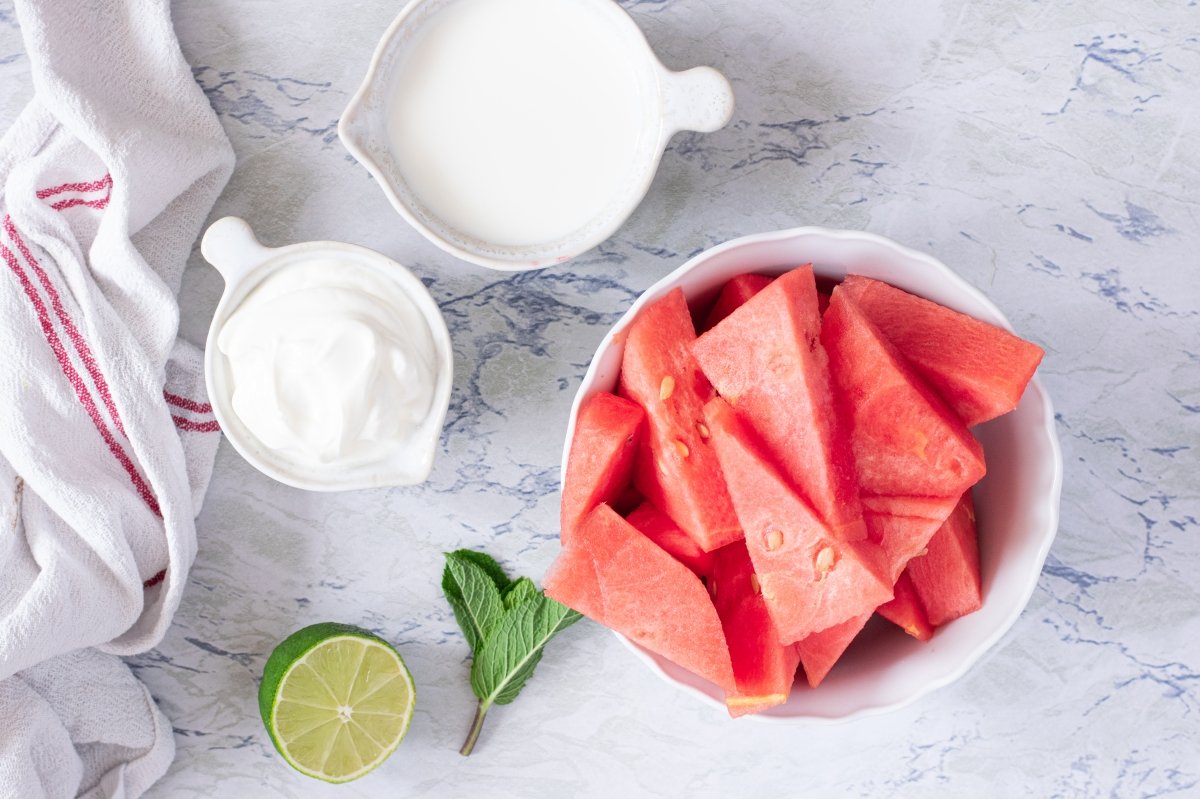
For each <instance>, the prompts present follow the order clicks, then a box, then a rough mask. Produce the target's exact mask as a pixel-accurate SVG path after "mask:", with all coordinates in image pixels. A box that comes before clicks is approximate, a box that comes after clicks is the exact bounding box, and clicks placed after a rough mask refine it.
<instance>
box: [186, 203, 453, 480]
mask: <svg viewBox="0 0 1200 799" xmlns="http://www.w3.org/2000/svg"><path fill="white" fill-rule="evenodd" d="M200 249H201V253H202V254H203V255H204V258H205V259H206V260H207V261H208V262H209V263H210V264H212V265H213V266H214V267H216V269H217V271H219V272H220V273H221V276H222V277H224V278H225V292H224V294H222V296H221V301H220V303H219V304H218V305H217V310H216V313H215V314H214V316H213V321H212V326H211V327H210V328H209V334H208V342H207V346H206V348H205V356H204V358H205V361H204V368H205V378H206V380H207V383H208V393H209V398H210V401H211V402H212V406H213V414H214V415H215V416H216V418H217V421H218V423H219V424H220V425H221V429H222V430H223V431H224V433H225V435H226V437H227V438H228V439H229V441H230V443H231V444H233V446H234V448H235V449H237V451H238V452H239V453H241V455H242V456H243V457H244V458H245V459H246V460H247V461H249V462H250V463H251V464H252V465H253V466H255V467H256V468H257V469H259V470H260V471H262V472H263V473H265V474H267V475H268V476H270V477H273V478H275V479H276V480H279V481H280V482H282V483H287V484H288V485H292V486H295V487H297V488H304V489H309V490H312V491H341V490H349V489H357V488H373V487H378V486H392V485H412V484H415V483H420V482H423V481H424V480H425V479H426V478H427V477H428V476H429V472H430V470H431V469H432V467H433V460H434V455H435V453H436V451H437V447H438V442H439V439H440V436H441V430H442V424H443V422H444V421H445V418H446V410H447V407H448V405H449V402H450V389H451V385H452V383H453V378H454V361H453V353H452V350H451V345H450V335H449V332H448V331H447V329H446V323H445V320H444V319H443V317H442V314H441V311H440V310H439V309H438V307H437V303H436V302H434V299H433V297H432V296H431V295H430V294H429V291H428V290H427V289H426V288H425V285H424V284H423V283H422V282H421V281H420V280H419V279H418V278H417V277H416V276H415V275H414V274H413V273H412V272H410V271H408V270H407V269H405V268H404V267H403V266H401V265H400V264H398V263H396V262H395V261H393V260H392V259H390V258H388V257H386V256H384V255H381V254H380V253H377V252H375V251H373V250H368V249H366V248H364V247H358V246H355V245H352V244H343V243H341V242H335V241H312V242H305V243H301V244H293V245H290V246H287V247H278V248H273V247H265V246H263V245H262V244H260V243H259V242H258V240H257V239H256V238H255V236H254V233H253V231H251V229H250V226H249V225H247V224H246V222H245V221H243V220H241V219H238V218H236V217H225V218H223V219H219V220H217V221H216V222H214V223H213V224H212V225H211V226H210V227H209V228H208V230H207V231H206V232H205V234H204V239H203V241H202V242H201V245H200Z"/></svg>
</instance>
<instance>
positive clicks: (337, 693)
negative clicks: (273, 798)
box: [258, 622, 416, 782]
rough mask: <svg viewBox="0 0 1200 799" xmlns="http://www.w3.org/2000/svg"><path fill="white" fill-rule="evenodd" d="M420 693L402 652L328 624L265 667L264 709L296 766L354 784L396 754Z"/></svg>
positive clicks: (303, 635)
mask: <svg viewBox="0 0 1200 799" xmlns="http://www.w3.org/2000/svg"><path fill="white" fill-rule="evenodd" d="M415 699H416V690H415V689H414V688H413V681H412V675H411V674H409V672H408V668H407V667H406V666H405V665H404V661H403V660H402V659H401V657H400V653H399V652H397V651H396V650H395V648H394V647H392V645H391V644H389V643H388V642H387V641H384V640H383V639H382V638H380V637H379V636H377V635H374V634H372V633H370V632H367V631H366V630H363V629H360V628H358V627H352V626H350V625H347V624H335V623H332V622H325V623H323V624H314V625H312V626H310V627H305V628H304V629H302V630H297V631H296V632H294V633H292V634H291V635H289V636H288V637H287V638H286V639H285V640H284V641H283V643H281V644H280V645H279V646H277V647H275V651H274V652H272V653H271V657H270V658H268V659H267V665H266V667H265V668H264V669H263V679H262V684H261V685H260V686H259V689H258V708H259V710H260V711H261V712H262V718H263V723H264V724H266V726H267V732H268V733H269V734H270V736H271V740H272V741H273V742H274V744H275V748H276V749H278V750H279V754H281V755H283V759H284V760H286V761H287V762H288V763H289V764H290V765H291V766H292V767H293V768H295V769H296V770H297V771H300V772H301V773H303V774H307V775H308V776H310V777H316V778H317V779H321V780H325V781H326V782H349V781H350V780H353V779H357V778H358V777H361V776H362V775H364V774H366V773H367V772H369V771H371V770H372V769H374V768H375V767H376V766H378V765H379V764H380V763H382V762H383V761H384V760H387V758H388V755H390V754H391V753H392V752H394V751H396V747H397V746H399V745H400V741H402V740H404V733H406V732H408V724H409V722H410V721H411V720H412V714H413V703H414V700H415Z"/></svg>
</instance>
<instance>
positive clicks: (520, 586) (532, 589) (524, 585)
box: [500, 577, 538, 610]
mask: <svg viewBox="0 0 1200 799" xmlns="http://www.w3.org/2000/svg"><path fill="white" fill-rule="evenodd" d="M537 595H538V589H537V586H536V585H534V584H533V580H530V579H529V578H528V577H522V578H521V579H519V580H514V581H513V582H512V584H511V585H509V586H508V588H505V589H504V590H503V591H501V592H500V597H501V598H502V599H503V600H504V609H505V610H512V609H513V608H515V607H519V606H520V605H523V604H525V603H526V602H528V601H529V600H531V599H533V598H534V597H535V596H537Z"/></svg>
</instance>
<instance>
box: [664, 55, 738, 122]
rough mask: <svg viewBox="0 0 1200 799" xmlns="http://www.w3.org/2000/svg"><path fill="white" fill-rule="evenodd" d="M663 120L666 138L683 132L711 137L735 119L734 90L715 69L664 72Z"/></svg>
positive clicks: (696, 68) (665, 70)
mask: <svg viewBox="0 0 1200 799" xmlns="http://www.w3.org/2000/svg"><path fill="white" fill-rule="evenodd" d="M663 71H664V72H665V75H664V76H663V106H664V107H663V120H664V128H665V129H666V133H667V136H668V137H670V136H671V135H674V134H675V133H678V132H679V131H681V130H696V131H699V132H701V133H711V132H712V131H714V130H718V129H719V128H722V127H724V126H725V123H726V122H728V121H729V119H730V117H732V116H733V87H731V86H730V85H729V81H727V80H726V79H725V76H724V75H722V74H721V73H720V72H717V71H716V70H715V69H713V68H712V67H695V68H694V69H689V70H685V71H683V72H672V71H670V70H668V69H665V68H664V70H663Z"/></svg>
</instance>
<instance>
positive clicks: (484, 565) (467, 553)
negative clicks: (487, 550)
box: [446, 549, 512, 591]
mask: <svg viewBox="0 0 1200 799" xmlns="http://www.w3.org/2000/svg"><path fill="white" fill-rule="evenodd" d="M446 557H447V558H451V557H454V558H460V559H462V560H469V561H471V562H472V563H474V564H475V565H476V566H478V567H479V568H481V569H483V570H484V571H485V572H487V574H488V577H491V578H492V582H493V583H495V584H496V590H497V591H503V590H504V589H506V588H508V587H509V585H511V584H512V580H510V579H508V575H507V574H505V573H504V567H503V566H501V565H500V564H499V563H497V562H496V559H495V558H493V557H491V556H490V555H485V554H484V553H482V552H476V551H475V550H473V549H456V550H454V551H453V552H450V553H448V554H447V555H446Z"/></svg>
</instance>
